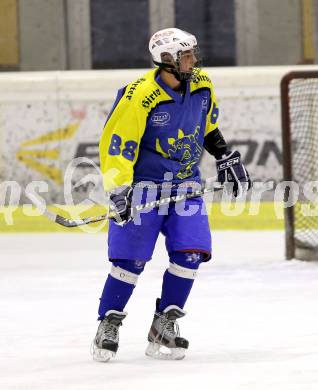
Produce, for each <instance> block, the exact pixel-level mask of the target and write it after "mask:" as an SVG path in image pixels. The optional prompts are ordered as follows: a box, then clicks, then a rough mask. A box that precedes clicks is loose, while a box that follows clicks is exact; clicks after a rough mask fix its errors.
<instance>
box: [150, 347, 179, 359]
mask: <svg viewBox="0 0 318 390" xmlns="http://www.w3.org/2000/svg"><path fill="white" fill-rule="evenodd" d="M185 352H186V349H184V348H167V347H164V346H162V345H160V344H157V343H149V344H148V347H147V349H146V355H147V356H149V357H151V358H154V359H159V360H181V359H183V358H184V357H185Z"/></svg>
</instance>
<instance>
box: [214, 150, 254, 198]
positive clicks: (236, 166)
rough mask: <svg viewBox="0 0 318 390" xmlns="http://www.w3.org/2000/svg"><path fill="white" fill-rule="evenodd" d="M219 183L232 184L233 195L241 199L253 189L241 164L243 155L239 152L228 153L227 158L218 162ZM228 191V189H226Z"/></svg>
mask: <svg viewBox="0 0 318 390" xmlns="http://www.w3.org/2000/svg"><path fill="white" fill-rule="evenodd" d="M216 169H217V174H218V181H219V182H220V183H221V184H225V185H226V184H227V183H230V185H231V187H232V186H233V190H232V191H233V195H234V196H235V197H240V196H242V194H243V193H244V192H246V191H248V190H249V189H250V188H251V180H250V176H249V174H248V172H247V170H246V169H245V167H244V165H243V164H242V162H241V155H240V153H239V152H238V151H237V150H234V151H233V152H227V153H226V157H223V158H221V159H219V160H216ZM225 188H226V189H227V187H225Z"/></svg>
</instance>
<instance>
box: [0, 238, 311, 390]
mask: <svg viewBox="0 0 318 390" xmlns="http://www.w3.org/2000/svg"><path fill="white" fill-rule="evenodd" d="M0 248H1V252H0V257H1V260H0V334H1V337H0V350H1V355H0V389H1V390H7V389H19V390H20V389H23V390H26V389H30V390H31V389H32V390H39V389H41V390H42V389H43V390H44V389H58V390H63V389H74V390H75V389H76V390H82V389H83V390H84V389H85V390H87V389H92V390H95V389H96V390H99V389H111V390H120V389H125V390H128V389H129V390H134V389H136V390H137V389H138V390H143V389H145V390H152V389H161V390H162V389H165V390H166V389H174V390H175V389H182V390H187V389H191V390H192V389H199V388H200V389H215V390H225V389H226V390H231V389H233V390H234V389H235V390H240V389H246V390H250V389H251V390H263V389H264V390H265V389H266V390H268V389H270V390H314V389H315V390H316V389H317V388H318V305H317V303H318V264H317V263H305V262H299V261H290V262H287V261H285V260H284V256H283V233H282V232H238V231H233V232H216V233H215V234H214V249H215V253H214V261H213V262H210V263H208V264H205V265H203V266H202V267H201V269H200V272H199V276H198V279H197V281H196V282H195V286H194V288H193V290H192V295H191V296H190V298H189V300H188V303H187V305H186V307H185V309H186V310H187V311H188V315H187V316H186V317H185V318H184V319H181V320H180V321H179V324H180V326H181V331H182V335H184V336H185V337H187V338H188V339H189V340H190V349H189V352H188V354H187V357H186V359H185V360H183V361H175V362H167V361H156V360H151V359H149V358H147V357H146V356H144V350H145V347H146V345H147V342H146V336H147V332H148V327H149V326H150V323H151V320H152V315H153V310H154V302H155V298H156V297H157V296H158V295H159V293H160V288H161V275H162V273H163V271H164V269H165V267H166V266H167V255H166V253H165V250H164V241H163V240H162V239H160V240H159V241H158V244H157V249H156V252H155V255H154V258H153V260H152V262H151V263H150V264H148V265H147V267H146V270H145V272H144V274H143V275H142V276H141V278H140V280H139V283H138V285H137V287H136V290H135V293H134V296H133V298H132V300H131V301H130V302H129V304H128V306H127V308H126V309H127V311H128V313H129V315H128V317H127V318H126V319H125V321H124V326H123V327H122V328H121V333H120V342H121V343H120V350H119V352H118V355H117V358H116V360H114V361H112V362H111V363H107V364H102V363H97V362H93V361H92V358H91V356H90V354H89V347H90V343H91V341H92V338H93V337H94V335H95V331H96V328H97V322H96V317H97V315H96V312H97V308H98V298H99V296H100V293H101V290H102V287H103V284H104V280H105V277H106V275H107V271H108V268H109V265H108V263H107V262H106V250H107V246H106V236H104V235H103V234H97V235H90V234H64V235H63V234H43V235H41V234H39V235H35V234H26V235H22V234H19V235H6V234H4V235H1V236H0Z"/></svg>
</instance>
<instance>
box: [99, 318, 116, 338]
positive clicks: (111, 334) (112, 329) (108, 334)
mask: <svg viewBox="0 0 318 390" xmlns="http://www.w3.org/2000/svg"><path fill="white" fill-rule="evenodd" d="M102 336H103V339H106V340H111V341H116V340H117V337H118V326H116V325H114V324H111V323H110V322H108V321H105V322H103V323H102Z"/></svg>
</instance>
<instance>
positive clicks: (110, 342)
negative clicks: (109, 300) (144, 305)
mask: <svg viewBox="0 0 318 390" xmlns="http://www.w3.org/2000/svg"><path fill="white" fill-rule="evenodd" d="M126 316H127V313H125V312H121V311H117V310H109V311H108V312H107V313H106V315H105V318H104V319H103V320H102V321H101V322H100V324H99V326H98V329H97V333H96V336H95V339H94V341H93V343H92V349H91V353H92V355H93V359H94V360H96V361H98V362H108V360H109V359H111V358H113V357H115V355H116V352H117V350H118V342H119V327H120V326H121V325H122V320H123V319H124V318H125V317H126Z"/></svg>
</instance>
